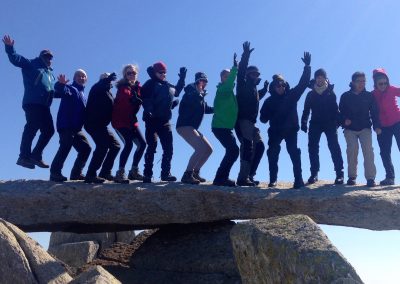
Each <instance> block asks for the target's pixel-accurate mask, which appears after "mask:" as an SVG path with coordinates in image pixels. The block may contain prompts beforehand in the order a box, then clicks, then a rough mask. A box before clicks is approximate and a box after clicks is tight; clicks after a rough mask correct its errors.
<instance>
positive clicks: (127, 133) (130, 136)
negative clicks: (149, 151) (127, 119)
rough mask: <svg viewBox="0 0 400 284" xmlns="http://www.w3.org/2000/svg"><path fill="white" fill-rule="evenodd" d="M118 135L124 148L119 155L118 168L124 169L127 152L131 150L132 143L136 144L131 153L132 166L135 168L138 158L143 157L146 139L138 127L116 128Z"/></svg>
mask: <svg viewBox="0 0 400 284" xmlns="http://www.w3.org/2000/svg"><path fill="white" fill-rule="evenodd" d="M116 132H117V134H118V136H119V137H120V138H121V140H122V142H123V143H124V148H123V149H122V151H121V154H120V156H119V168H120V169H124V168H125V165H126V162H127V161H128V157H129V154H130V153H131V151H132V148H133V143H135V145H136V151H135V154H134V155H133V162H132V168H137V167H138V165H139V162H140V159H142V157H143V153H144V150H145V149H146V141H145V140H144V138H143V135H142V133H141V132H140V129H139V128H138V127H132V128H118V129H116Z"/></svg>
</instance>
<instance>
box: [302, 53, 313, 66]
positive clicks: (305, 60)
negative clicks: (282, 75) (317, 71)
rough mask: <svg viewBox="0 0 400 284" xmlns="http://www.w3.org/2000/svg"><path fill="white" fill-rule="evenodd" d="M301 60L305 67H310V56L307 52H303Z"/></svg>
mask: <svg viewBox="0 0 400 284" xmlns="http://www.w3.org/2000/svg"><path fill="white" fill-rule="evenodd" d="M301 60H303V62H304V64H305V65H306V66H310V64H311V54H310V53H309V52H304V57H303V58H302V59H301Z"/></svg>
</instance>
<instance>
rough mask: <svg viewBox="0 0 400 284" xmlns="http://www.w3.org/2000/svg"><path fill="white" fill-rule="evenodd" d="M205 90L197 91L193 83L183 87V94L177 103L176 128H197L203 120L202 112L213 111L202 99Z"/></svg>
mask: <svg viewBox="0 0 400 284" xmlns="http://www.w3.org/2000/svg"><path fill="white" fill-rule="evenodd" d="M206 94H207V93H206V92H205V91H204V92H201V93H200V92H199V91H198V90H197V88H196V85H195V84H194V83H192V84H190V85H187V86H186V87H185V94H184V95H183V97H182V101H181V103H180V104H179V115H178V120H177V122H176V128H179V127H182V126H192V127H193V128H194V129H196V130H197V129H198V128H199V127H200V124H201V122H202V120H203V117H204V114H205V113H207V114H209V113H213V112H214V109H213V108H212V107H210V106H208V105H207V102H206V101H205V100H204V97H205V96H206Z"/></svg>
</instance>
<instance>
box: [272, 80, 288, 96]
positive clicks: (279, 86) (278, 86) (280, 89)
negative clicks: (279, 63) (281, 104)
mask: <svg viewBox="0 0 400 284" xmlns="http://www.w3.org/2000/svg"><path fill="white" fill-rule="evenodd" d="M285 87H286V84H285V82H284V81H279V82H278V84H276V85H275V92H276V93H277V94H278V95H283V94H284V93H285Z"/></svg>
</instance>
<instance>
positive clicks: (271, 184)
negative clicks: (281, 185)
mask: <svg viewBox="0 0 400 284" xmlns="http://www.w3.org/2000/svg"><path fill="white" fill-rule="evenodd" d="M277 185H278V183H277V182H276V180H275V181H270V182H269V184H268V187H276V186H277Z"/></svg>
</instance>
